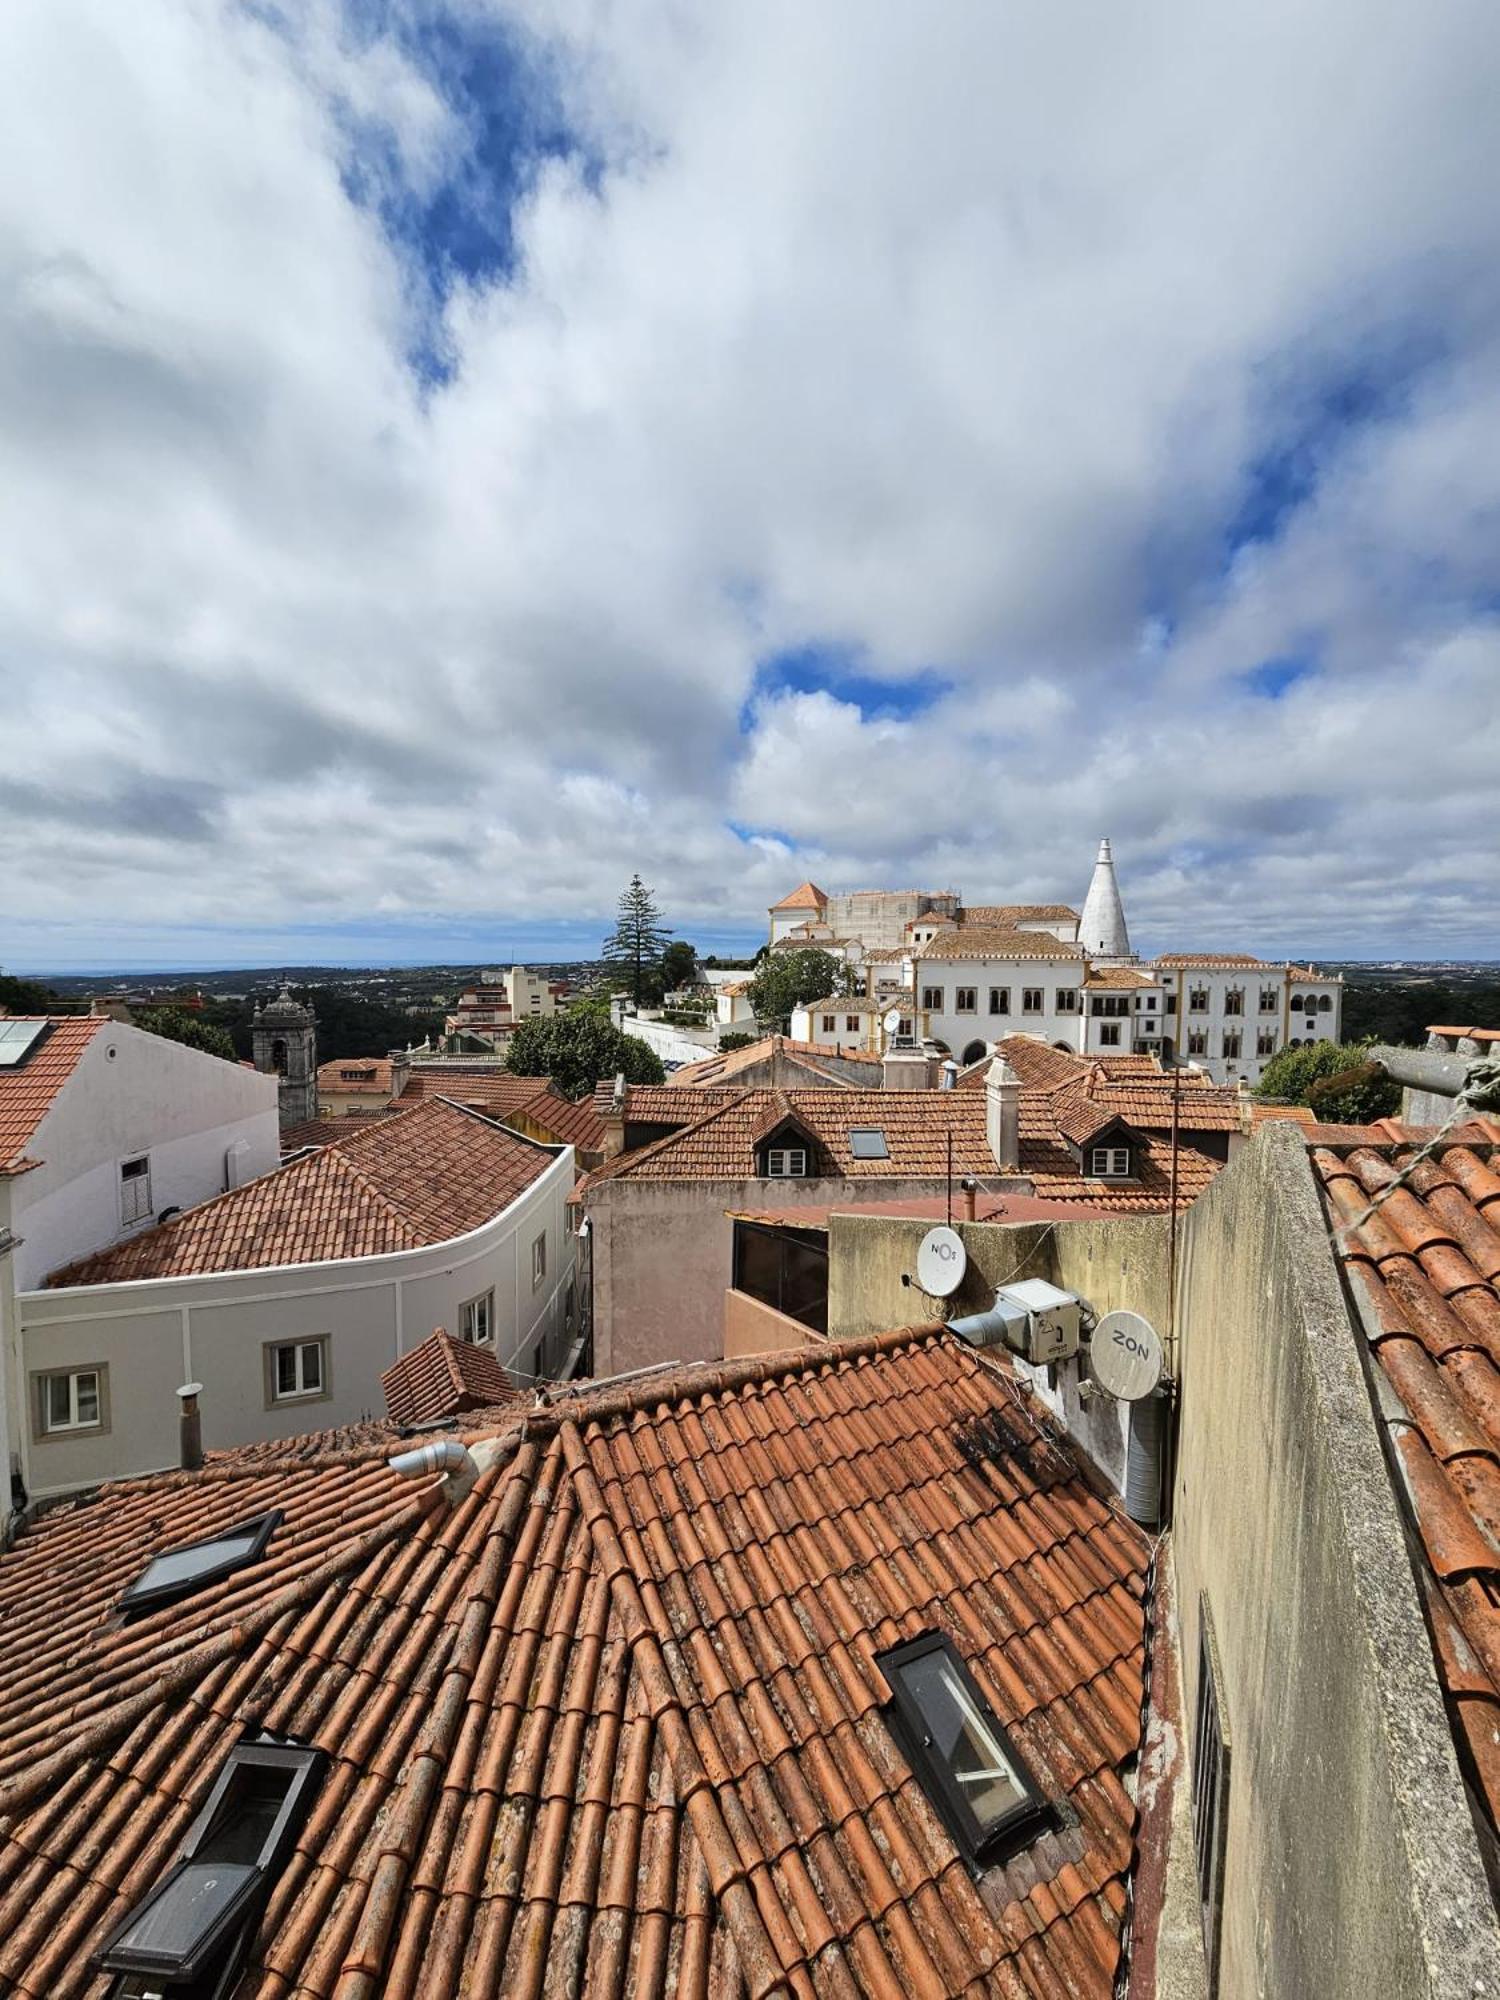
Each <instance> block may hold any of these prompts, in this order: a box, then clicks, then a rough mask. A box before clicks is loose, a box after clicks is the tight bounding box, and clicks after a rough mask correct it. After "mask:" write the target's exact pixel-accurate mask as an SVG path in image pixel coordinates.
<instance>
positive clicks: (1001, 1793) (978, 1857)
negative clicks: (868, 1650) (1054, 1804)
mask: <svg viewBox="0 0 1500 2000" xmlns="http://www.w3.org/2000/svg"><path fill="white" fill-rule="evenodd" d="M875 1664H876V1666H878V1667H879V1669H880V1671H881V1673H882V1674H883V1675H884V1676H885V1680H886V1684H887V1686H888V1687H889V1688H890V1690H891V1700H890V1703H889V1705H888V1706H887V1707H886V1709H885V1710H884V1711H883V1713H884V1714H885V1716H886V1719H887V1722H888V1723H889V1725H890V1728H891V1733H892V1735H893V1736H894V1737H895V1739H896V1742H897V1744H898V1746H899V1747H900V1748H901V1750H902V1751H903V1752H904V1753H905V1755H906V1757H907V1759H908V1761H909V1762H910V1764H911V1767H912V1771H913V1773H914V1774H915V1776H916V1778H917V1781H918V1783H919V1784H920V1785H921V1787H922V1789H923V1791H924V1792H925V1793H926V1794H927V1797H928V1799H929V1800H930V1802H931V1804H932V1806H933V1808H934V1810H935V1811H936V1812H937V1813H938V1815H939V1817H940V1818H941V1819H942V1821H943V1823H944V1824H945V1825H946V1827H947V1828H948V1831H949V1833H950V1834H951V1835H952V1836H953V1839H954V1841H955V1843H956V1845H957V1846H958V1848H959V1851H960V1852H961V1853H962V1854H963V1856H964V1859H965V1860H966V1861H967V1862H968V1864H969V1866H970V1868H972V1869H974V1870H975V1871H976V1872H977V1871H978V1869H980V1868H981V1867H983V1866H984V1865H985V1864H986V1863H987V1862H988V1861H990V1860H992V1859H995V1858H997V1856H998V1852H999V1850H1001V1849H1002V1848H1005V1847H1008V1846H1010V1845H1011V1844H1012V1843H1013V1842H1014V1840H1015V1839H1016V1838H1017V1837H1018V1836H1019V1837H1020V1838H1022V1839H1024V1838H1025V1837H1027V1835H1028V1834H1029V1833H1030V1832H1031V1831H1032V1830H1039V1822H1040V1821H1041V1820H1042V1818H1043V1816H1044V1815H1045V1814H1046V1811H1047V1802H1046V1800H1045V1798H1044V1797H1043V1795H1042V1793H1041V1790H1040V1789H1039V1787H1038V1785H1037V1783H1036V1780H1035V1779H1034V1778H1033V1777H1032V1775H1031V1773H1030V1772H1029V1771H1028V1770H1027V1768H1026V1766H1025V1765H1024V1764H1023V1763H1022V1761H1021V1758H1020V1756H1019V1754H1018V1753H1017V1751H1016V1749H1015V1746H1014V1745H1013V1744H1012V1742H1011V1740H1010V1738H1009V1737H1008V1736H1007V1735H1006V1733H1005V1730H1004V1729H1003V1728H1002V1726H1001V1723H1000V1719H999V1717H998V1716H997V1715H996V1714H995V1712H994V1710H993V1709H992V1708H991V1707H990V1705H989V1703H988V1702H987V1701H986V1700H985V1698H984V1695H983V1694H982V1693H981V1692H980V1689H979V1687H978V1685H977V1684H976V1682H975V1680H974V1677H973V1675H972V1674H971V1673H970V1672H969V1669H968V1667H967V1666H966V1665H965V1663H964V1661H963V1659H962V1657H961V1656H960V1654H959V1652H958V1650H957V1648H956V1647H955V1646H954V1644H953V1642H952V1640H950V1639H949V1638H948V1637H947V1636H946V1634H944V1633H941V1632H925V1633H923V1634H922V1635H921V1636H920V1637H919V1638H916V1639H908V1640H907V1641H905V1643H904V1644H902V1645H899V1646H892V1647H891V1648H889V1650H888V1651H886V1652H883V1653H877V1654H876V1655H875Z"/></svg>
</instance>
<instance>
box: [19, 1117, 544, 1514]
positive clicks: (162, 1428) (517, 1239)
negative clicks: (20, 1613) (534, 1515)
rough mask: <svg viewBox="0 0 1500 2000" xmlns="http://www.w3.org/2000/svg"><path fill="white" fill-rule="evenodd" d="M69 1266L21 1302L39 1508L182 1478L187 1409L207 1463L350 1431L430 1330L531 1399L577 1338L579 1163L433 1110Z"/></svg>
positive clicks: (27, 1460) (372, 1130)
mask: <svg viewBox="0 0 1500 2000" xmlns="http://www.w3.org/2000/svg"><path fill="white" fill-rule="evenodd" d="M354 1122H355V1123H356V1125H357V1129H355V1130H354V1131H353V1133H352V1135H351V1137H349V1138H348V1139H340V1140H338V1141H336V1142H335V1143H333V1144H331V1145H328V1146H325V1147H323V1148H321V1149H320V1150H318V1151H316V1152H311V1153H305V1154H302V1155H301V1156H299V1157H298V1158H297V1159H294V1160H292V1161H290V1162H289V1163H288V1164H287V1165H286V1166H284V1167H281V1168H279V1169H277V1170H276V1171H275V1172H273V1173H269V1174H266V1175H265V1176H263V1177H262V1178H261V1179H259V1180H256V1181H253V1182H251V1183H250V1184H249V1185H248V1186H244V1187H241V1188H239V1189H237V1190H236V1191H235V1192H233V1193H231V1194H226V1195H223V1196H221V1197H220V1198H219V1199H218V1200H216V1201H212V1202H209V1203H207V1204H205V1205H204V1206H202V1207H200V1208H197V1209H195V1210H193V1211H192V1212H191V1213H188V1214H185V1215H182V1216H179V1217H177V1218H175V1219H174V1220H172V1221H168V1222H165V1223H162V1224H160V1225H159V1226H157V1227H156V1228H153V1229H149V1230H147V1231H146V1232H145V1233H144V1234H143V1235H141V1236H138V1237H136V1238H134V1239H133V1240H131V1241H129V1242H126V1243H121V1244H116V1245H115V1246H114V1247H113V1248H112V1249H109V1250H105V1251H101V1252H99V1253H98V1254H97V1255H95V1256H93V1257H89V1258H85V1259H83V1260H82V1261H81V1262H79V1263H75V1264H70V1265H68V1266H67V1267H65V1269H63V1270H62V1271H60V1272H57V1273H56V1274H55V1282H54V1283H53V1284H51V1285H50V1286H47V1287H45V1288H40V1289H35V1290H23V1291H20V1292H18V1293H17V1294H16V1297H15V1301H14V1303H15V1314H16V1336H17V1337H16V1351H17V1361H18V1369H17V1379H18V1381H19V1383H20V1384H21V1394H20V1396H19V1398H18V1399H17V1400H15V1401H13V1403H12V1413H13V1423H14V1428H15V1431H16V1434H17V1440H18V1446H19V1456H20V1471H21V1477H22V1479H23V1481H24V1483H25V1487H26V1490H27V1492H28V1493H29V1494H30V1495H31V1496H32V1497H33V1498H46V1497H47V1496H49V1495H53V1494H58V1493H64V1492H68V1491H71V1490H74V1489H76V1488H78V1487H80V1486H89V1485H93V1484H95V1483H96V1482H97V1481H99V1480H102V1479H115V1478H121V1477H125V1476H129V1475H133V1474H137V1473H143V1472H150V1471H154V1470H159V1469H160V1468H162V1467H164V1466H170V1465H173V1464H175V1463H176V1462H177V1454H178V1409H179V1404H178V1395H177V1391H178V1389H179V1387H180V1385H181V1384H183V1383H184V1382H189V1381H191V1382H198V1383H201V1385H202V1396H201V1402H202V1417H203V1436H204V1441H205V1443H206V1444H207V1445H208V1446H210V1447H215V1448H217V1447H225V1446H231V1445H241V1444H250V1443H254V1442H257V1441H259V1440H262V1439H274V1438H281V1437H290V1436H296V1435H300V1434H301V1433H303V1432H305V1431H309V1430H314V1429H322V1428H324V1427H328V1426H335V1425H340V1424H347V1423H353V1422H356V1421H358V1420H359V1419H360V1418H361V1417H362V1416H364V1415H366V1414H368V1413H370V1412H378V1411H379V1410H380V1409H381V1408H382V1396H381V1386H380V1378H381V1376H382V1374H383V1373H384V1371H385V1370H386V1369H388V1368H389V1367H390V1366H391V1364H392V1363H393V1362H394V1361H395V1360H397V1359H399V1358H400V1356H401V1355H403V1354H404V1353H406V1352H407V1351H408V1350H409V1349H410V1348H412V1347H414V1346H416V1345H417V1344H418V1343H419V1342H421V1341H422V1340H424V1339H425V1338H426V1337H427V1336H428V1335H429V1334H430V1333H431V1331H432V1329H433V1328H434V1327H435V1326H442V1327H445V1328H446V1329H447V1330H448V1331H449V1332H451V1333H453V1334H455V1335H456V1336H458V1337H459V1338H463V1339H469V1340H473V1341H475V1342H477V1343H479V1344H482V1345H485V1346H488V1347H490V1348H492V1349H493V1351H494V1353H495V1356H496V1358H497V1359H498V1360H499V1361H500V1363H501V1364H502V1366H503V1367H504V1368H505V1369H506V1370H507V1371H508V1372H509V1373H510V1374H511V1376H512V1377H513V1378H515V1379H517V1380H518V1381H522V1382H525V1381H528V1380H531V1379H533V1378H535V1377H536V1376H539V1375H543V1376H548V1377H554V1376H556V1375H558V1374H560V1373H562V1372H564V1370H565V1369H566V1367H567V1364H568V1356H569V1351H570V1347H571V1343H572V1340H573V1337H574V1332H575V1329H576V1326H577V1313H576V1302H575V1298H574V1290H573V1238H572V1235H571V1233H570V1231H569V1229H568V1227H567V1208H566V1204H567V1198H568V1194H569V1192H570V1191H571V1189H572V1186H573V1181H574V1163H573V1149H572V1148H571V1147H570V1146H559V1147H549V1146H543V1145H540V1144H538V1143H537V1142H536V1141H535V1140H531V1139H527V1138H525V1137H523V1136H522V1135H521V1134H519V1133H517V1132H513V1131H510V1130H508V1129H507V1128H506V1127H505V1126H503V1125H500V1124H499V1123H498V1122H497V1121H495V1120H493V1119H491V1118H487V1117H484V1116H482V1115H481V1114H479V1113H477V1112H473V1111H470V1110H468V1109H467V1108H465V1107H462V1106H459V1105H456V1104H452V1103H449V1102H446V1101H445V1100H443V1099H441V1098H433V1099H430V1100H427V1101H424V1102H423V1103H421V1104H418V1105H416V1106H414V1107H413V1108H412V1109H411V1110H409V1111H403V1112H398V1113H396V1114H395V1115H394V1116H392V1117H390V1118H388V1119H384V1120H382V1121H380V1122H378V1123H374V1124H370V1125H358V1124H357V1121H354Z"/></svg>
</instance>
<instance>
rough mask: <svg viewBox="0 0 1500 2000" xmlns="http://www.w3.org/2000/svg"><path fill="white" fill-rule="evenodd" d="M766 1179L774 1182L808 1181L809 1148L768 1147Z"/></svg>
mask: <svg viewBox="0 0 1500 2000" xmlns="http://www.w3.org/2000/svg"><path fill="white" fill-rule="evenodd" d="M766 1178H767V1180H773V1181H802V1180H806V1179H807V1148H806V1147H805V1146H768V1147H767V1148H766Z"/></svg>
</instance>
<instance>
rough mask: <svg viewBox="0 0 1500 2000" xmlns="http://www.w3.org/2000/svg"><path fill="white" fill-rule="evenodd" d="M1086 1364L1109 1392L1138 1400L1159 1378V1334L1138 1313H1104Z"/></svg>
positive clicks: (1148, 1321)
mask: <svg viewBox="0 0 1500 2000" xmlns="http://www.w3.org/2000/svg"><path fill="white" fill-rule="evenodd" d="M1089 1367H1090V1368H1091V1370H1092V1371H1093V1376H1094V1380H1095V1381H1096V1382H1097V1383H1098V1384H1099V1386H1100V1388H1101V1389H1103V1390H1105V1391H1107V1393H1108V1394H1109V1395H1111V1396H1118V1397H1119V1399H1120V1401H1121V1402H1122V1403H1138V1402H1139V1401H1140V1399H1141V1398H1142V1396H1149V1395H1150V1394H1151V1391H1152V1390H1153V1389H1154V1388H1155V1387H1156V1385H1157V1383H1158V1382H1159V1381H1160V1380H1161V1369H1162V1351H1161V1336H1160V1335H1159V1334H1158V1333H1157V1331H1156V1328H1155V1327H1154V1326H1153V1325H1152V1324H1151V1322H1150V1320H1149V1319H1142V1318H1141V1315H1140V1314H1139V1313H1133V1312H1111V1313H1106V1314H1105V1315H1104V1317H1103V1319H1101V1320H1100V1322H1099V1324H1098V1325H1097V1326H1096V1327H1095V1328H1094V1331H1093V1335H1092V1337H1091V1339H1090V1341H1089Z"/></svg>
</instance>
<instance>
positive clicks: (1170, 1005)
mask: <svg viewBox="0 0 1500 2000" xmlns="http://www.w3.org/2000/svg"><path fill="white" fill-rule="evenodd" d="M1162 1012H1163V1013H1164V1014H1175V1013H1176V1012H1177V995H1176V994H1175V993H1169V994H1168V995H1167V997H1166V999H1165V1000H1164V1001H1163V1002H1162Z"/></svg>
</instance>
